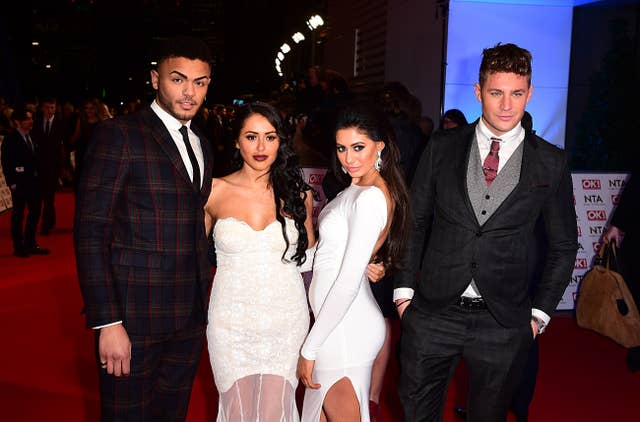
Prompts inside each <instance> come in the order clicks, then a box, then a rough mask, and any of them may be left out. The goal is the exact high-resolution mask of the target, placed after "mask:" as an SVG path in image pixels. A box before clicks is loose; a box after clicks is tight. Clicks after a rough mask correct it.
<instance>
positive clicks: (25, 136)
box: [24, 133, 36, 152]
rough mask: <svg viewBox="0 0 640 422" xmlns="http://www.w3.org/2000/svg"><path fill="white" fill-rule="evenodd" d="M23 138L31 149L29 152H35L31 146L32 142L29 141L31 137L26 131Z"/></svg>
mask: <svg viewBox="0 0 640 422" xmlns="http://www.w3.org/2000/svg"><path fill="white" fill-rule="evenodd" d="M24 139H25V141H27V145H29V149H30V150H31V152H35V151H36V150H35V149H34V148H33V142H31V137H30V136H29V134H28V133H27V134H25V135H24Z"/></svg>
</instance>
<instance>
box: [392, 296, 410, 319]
mask: <svg viewBox="0 0 640 422" xmlns="http://www.w3.org/2000/svg"><path fill="white" fill-rule="evenodd" d="M410 303H411V299H398V300H396V309H397V310H398V315H399V316H400V319H402V315H403V314H404V311H405V310H406V309H407V307H408V306H409V304H410Z"/></svg>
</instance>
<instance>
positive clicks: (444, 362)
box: [394, 44, 578, 422]
mask: <svg viewBox="0 0 640 422" xmlns="http://www.w3.org/2000/svg"><path fill="white" fill-rule="evenodd" d="M532 93H533V85H532V84H531V54H530V53H529V51H527V50H525V49H523V48H520V47H518V46H516V45H514V44H504V45H500V44H498V45H496V46H495V47H493V48H488V49H485V50H484V51H483V58H482V63H481V65H480V75H479V82H478V83H477V84H476V85H475V94H476V97H477V98H478V100H479V101H480V103H481V104H482V117H481V118H480V119H478V120H477V121H476V122H475V123H473V124H471V125H469V126H466V127H463V128H460V129H455V130H452V131H445V132H443V133H441V134H439V135H437V136H434V137H433V138H432V139H431V141H430V142H429V144H428V146H427V148H426V150H425V152H424V154H423V155H422V158H421V159H420V163H419V165H418V168H417V170H416V173H415V176H414V180H413V184H412V187H411V196H412V206H413V218H414V230H413V231H412V234H411V237H410V239H409V243H408V253H407V257H406V263H405V267H404V270H403V271H402V272H401V273H400V274H399V276H398V277H397V278H396V286H395V287H396V288H395V291H394V300H395V303H396V307H397V308H398V312H399V314H400V316H401V317H402V339H401V344H400V365H401V373H400V381H399V387H398V388H399V393H400V399H401V401H402V405H403V409H404V413H405V419H406V420H407V421H435V420H441V419H442V414H443V407H444V403H445V398H446V392H447V387H448V385H449V381H450V379H451V376H452V375H453V372H454V368H455V366H456V365H457V364H458V363H459V361H460V359H464V360H465V362H466V364H467V367H468V369H469V399H468V405H467V409H468V420H469V421H482V422H491V421H505V420H506V417H507V411H508V407H509V403H510V401H511V397H512V396H513V393H514V390H515V387H516V386H517V385H518V381H519V379H520V376H521V373H522V369H523V366H524V363H525V362H526V357H527V353H528V351H529V348H530V346H531V343H532V342H533V340H534V338H535V337H536V336H537V335H539V334H540V333H542V332H543V331H544V329H545V327H546V326H547V325H548V324H549V320H550V318H551V315H552V314H553V312H554V310H555V308H556V306H557V304H558V302H559V301H560V299H561V297H562V294H563V292H564V290H565V288H566V286H567V284H568V283H569V280H570V277H571V272H572V270H573V266H574V261H575V256H576V252H577V249H578V243H577V229H576V227H577V225H576V217H575V211H574V206H573V188H572V183H571V175H570V172H569V169H568V167H567V159H566V155H565V153H564V151H562V150H561V149H559V148H557V147H555V146H553V145H552V144H550V143H548V142H546V141H545V140H544V139H542V138H540V137H538V136H536V135H535V134H534V133H533V131H532V130H531V126H530V125H527V124H524V125H523V123H522V118H523V116H524V113H525V107H526V104H527V103H528V102H529V100H530V98H531V95H532ZM538 218H541V219H542V220H543V221H544V226H545V231H546V233H547V248H548V249H547V250H548V253H547V255H546V258H545V260H544V263H543V265H544V268H543V270H542V278H541V280H540V281H539V285H538V288H537V289H536V293H535V295H534V296H533V297H531V295H530V293H529V285H528V284H529V281H530V277H528V273H529V268H528V265H527V263H528V262H530V260H529V259H528V257H529V255H530V254H531V253H533V252H532V251H531V250H530V247H531V244H532V242H531V239H532V237H533V236H534V228H535V225H536V221H537V219H538ZM425 241H426V242H425Z"/></svg>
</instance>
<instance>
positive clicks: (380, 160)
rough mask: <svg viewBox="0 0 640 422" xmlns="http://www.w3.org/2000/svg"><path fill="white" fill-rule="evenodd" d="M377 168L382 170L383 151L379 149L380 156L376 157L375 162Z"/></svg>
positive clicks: (374, 165)
mask: <svg viewBox="0 0 640 422" xmlns="http://www.w3.org/2000/svg"><path fill="white" fill-rule="evenodd" d="M373 167H375V169H376V170H378V171H380V170H382V151H380V150H378V158H376V162H375V163H374V164H373Z"/></svg>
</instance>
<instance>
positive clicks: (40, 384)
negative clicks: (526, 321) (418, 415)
mask: <svg viewBox="0 0 640 422" xmlns="http://www.w3.org/2000/svg"><path fill="white" fill-rule="evenodd" d="M56 207H57V210H58V227H57V229H56V230H54V232H53V233H52V234H51V235H49V236H47V237H40V238H39V243H40V244H41V245H42V246H43V247H46V248H50V249H51V251H52V252H51V255H48V256H34V257H31V258H28V259H21V258H14V257H13V256H12V243H11V237H10V234H9V217H10V213H8V212H7V213H4V214H2V215H0V335H1V336H2V346H0V420H2V421H11V422H13V421H70V422H72V421H96V420H98V414H99V399H98V385H97V369H96V366H95V363H94V356H93V335H92V333H91V332H90V331H89V330H86V329H85V328H84V318H83V316H82V315H81V314H80V311H81V309H82V299H81V296H80V289H79V287H78V283H77V279H76V275H75V266H74V259H73V248H72V238H71V227H72V214H73V195H72V194H71V193H68V192H64V193H60V194H58V195H57V204H56ZM397 331H398V330H397V326H396V327H395V331H394V335H395V336H396V337H397V335H398V332H397ZM625 352H626V350H625V349H623V348H621V347H619V346H617V345H616V344H615V343H613V342H611V341H609V340H608V339H606V338H603V337H601V336H599V335H597V334H594V333H591V332H588V331H585V330H582V329H580V328H578V327H577V326H576V324H575V321H574V319H573V317H572V316H569V315H556V316H555V317H554V319H553V321H552V323H551V326H550V327H549V330H548V332H547V333H545V334H544V335H543V336H542V337H541V338H540V354H541V356H540V373H539V377H538V384H537V388H536V395H535V398H534V401H533V403H532V406H531V413H530V420H531V421H534V422H536V421H544V422H546V421H616V422H617V421H634V420H640V417H639V416H638V415H640V399H639V398H638V393H640V373H634V374H632V373H630V372H628V371H627V369H626V365H625V356H626V354H625ZM396 375H397V367H396V365H395V364H394V362H393V361H392V363H391V365H390V367H389V370H388V373H387V378H386V384H385V390H384V391H383V398H382V411H383V415H384V416H385V419H384V420H388V421H399V420H401V417H400V416H399V414H400V412H399V405H398V401H397V397H396V395H395V382H396ZM463 384H464V383H463V382H461V381H460V380H458V381H457V382H456V381H454V382H453V383H452V388H451V391H450V394H449V397H448V403H447V408H446V414H445V421H447V422H449V421H454V420H455V419H454V416H453V412H452V410H451V409H452V406H453V403H454V398H453V396H454V395H456V396H458V397H464V393H463V392H462V391H460V390H461V389H462V385H463ZM216 409H217V395H216V391H215V387H214V385H213V378H212V375H211V369H210V368H209V362H208V356H206V352H205V353H204V355H203V359H202V362H201V365H200V369H199V373H198V376H197V378H196V381H195V385H194V388H193V395H192V399H191V405H190V407H189V417H188V421H189V422H195V421H213V420H215V415H216Z"/></svg>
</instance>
